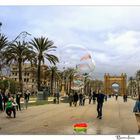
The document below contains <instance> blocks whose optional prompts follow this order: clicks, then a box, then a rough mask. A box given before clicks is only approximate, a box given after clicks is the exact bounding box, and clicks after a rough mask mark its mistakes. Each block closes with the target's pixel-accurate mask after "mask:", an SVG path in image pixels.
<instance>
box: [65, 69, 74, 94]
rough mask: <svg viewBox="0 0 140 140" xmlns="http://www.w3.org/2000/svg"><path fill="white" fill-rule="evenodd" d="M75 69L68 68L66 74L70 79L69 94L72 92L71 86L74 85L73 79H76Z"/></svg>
mask: <svg viewBox="0 0 140 140" xmlns="http://www.w3.org/2000/svg"><path fill="white" fill-rule="evenodd" d="M75 72H76V71H75V69H73V68H68V69H67V72H66V73H67V74H66V77H67V78H66V79H68V81H69V84H68V94H69V93H70V92H71V86H72V81H73V79H74V74H75Z"/></svg>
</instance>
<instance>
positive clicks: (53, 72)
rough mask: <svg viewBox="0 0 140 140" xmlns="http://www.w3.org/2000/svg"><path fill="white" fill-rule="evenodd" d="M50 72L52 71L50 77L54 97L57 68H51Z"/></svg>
mask: <svg viewBox="0 0 140 140" xmlns="http://www.w3.org/2000/svg"><path fill="white" fill-rule="evenodd" d="M49 70H50V75H51V94H52V95H54V82H55V79H56V76H57V71H58V70H57V67H56V66H51V67H49Z"/></svg>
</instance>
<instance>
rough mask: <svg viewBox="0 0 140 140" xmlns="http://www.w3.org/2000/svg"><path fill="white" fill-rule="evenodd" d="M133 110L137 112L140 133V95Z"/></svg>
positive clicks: (139, 131)
mask: <svg viewBox="0 0 140 140" xmlns="http://www.w3.org/2000/svg"><path fill="white" fill-rule="evenodd" d="M133 112H134V113H135V116H136V120H137V124H138V133H140V95H139V96H138V99H137V101H136V103H135V106H134V108H133Z"/></svg>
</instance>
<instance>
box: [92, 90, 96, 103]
mask: <svg viewBox="0 0 140 140" xmlns="http://www.w3.org/2000/svg"><path fill="white" fill-rule="evenodd" d="M92 99H93V104H95V103H96V92H95V91H93V95H92Z"/></svg>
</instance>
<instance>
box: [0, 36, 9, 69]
mask: <svg viewBox="0 0 140 140" xmlns="http://www.w3.org/2000/svg"><path fill="white" fill-rule="evenodd" d="M7 45H8V38H7V37H6V36H5V35H2V34H1V33H0V71H1V70H2V68H3V67H4V66H5V59H4V57H3V51H4V49H5V47H7Z"/></svg>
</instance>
